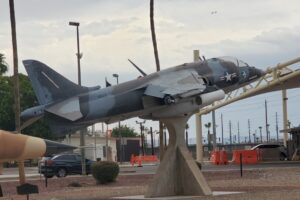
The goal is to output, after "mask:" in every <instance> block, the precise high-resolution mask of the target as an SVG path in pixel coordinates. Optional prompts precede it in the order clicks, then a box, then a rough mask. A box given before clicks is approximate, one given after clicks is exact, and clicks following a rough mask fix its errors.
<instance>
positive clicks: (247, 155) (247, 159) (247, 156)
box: [232, 150, 257, 164]
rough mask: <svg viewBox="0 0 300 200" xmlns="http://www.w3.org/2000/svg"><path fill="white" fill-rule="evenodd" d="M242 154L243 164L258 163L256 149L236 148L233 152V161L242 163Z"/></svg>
mask: <svg viewBox="0 0 300 200" xmlns="http://www.w3.org/2000/svg"><path fill="white" fill-rule="evenodd" d="M240 155H242V163H243V164H256V163H257V151H256V150H234V151H233V154H232V162H233V163H235V164H240Z"/></svg>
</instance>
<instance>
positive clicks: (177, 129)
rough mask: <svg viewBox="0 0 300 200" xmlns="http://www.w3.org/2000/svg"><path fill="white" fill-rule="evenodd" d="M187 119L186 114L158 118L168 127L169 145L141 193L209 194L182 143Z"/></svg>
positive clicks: (171, 194) (156, 194)
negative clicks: (144, 190)
mask: <svg viewBox="0 0 300 200" xmlns="http://www.w3.org/2000/svg"><path fill="white" fill-rule="evenodd" d="M188 119H189V117H182V118H170V119H163V120H162V121H163V123H164V124H165V125H166V126H167V128H168V130H169V134H170V139H169V145H168V148H167V151H166V152H165V155H164V158H163V160H162V162H161V163H160V166H159V168H158V170H157V173H156V175H155V176H154V179H153V180H152V182H151V183H150V185H149V188H148V191H147V192H146V194H145V197H165V196H177V195H180V196H199V195H211V194H212V192H211V190H210V188H209V186H208V184H207V182H206V180H205V178H204V177H203V174H202V172H201V171H200V169H199V168H198V166H197V164H196V162H195V160H194V159H193V158H192V156H191V154H190V152H189V151H188V149H187V147H186V144H185V139H184V131H185V125H186V122H187V121H188Z"/></svg>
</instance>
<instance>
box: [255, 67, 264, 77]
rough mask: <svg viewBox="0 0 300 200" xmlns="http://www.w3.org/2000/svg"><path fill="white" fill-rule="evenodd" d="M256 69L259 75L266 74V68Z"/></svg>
mask: <svg viewBox="0 0 300 200" xmlns="http://www.w3.org/2000/svg"><path fill="white" fill-rule="evenodd" d="M255 69H256V74H257V75H258V76H259V77H262V76H264V75H266V72H265V71H264V70H261V69H257V68H255Z"/></svg>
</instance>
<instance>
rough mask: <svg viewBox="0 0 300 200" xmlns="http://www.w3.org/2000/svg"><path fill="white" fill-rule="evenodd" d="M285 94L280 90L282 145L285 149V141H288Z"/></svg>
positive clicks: (284, 91)
mask: <svg viewBox="0 0 300 200" xmlns="http://www.w3.org/2000/svg"><path fill="white" fill-rule="evenodd" d="M287 100H288V98H287V94H286V90H282V114H283V130H284V132H283V145H284V146H285V147H287V140H288V133H287V131H286V130H287V129H288V125H289V123H288V116H287Z"/></svg>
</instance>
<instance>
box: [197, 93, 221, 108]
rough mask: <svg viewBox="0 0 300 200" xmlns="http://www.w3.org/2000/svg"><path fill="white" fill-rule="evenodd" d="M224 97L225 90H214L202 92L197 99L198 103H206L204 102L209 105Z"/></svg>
mask: <svg viewBox="0 0 300 200" xmlns="http://www.w3.org/2000/svg"><path fill="white" fill-rule="evenodd" d="M224 97H225V92H224V91H223V90H216V91H214V92H209V93H205V94H201V95H199V96H197V97H196V99H195V100H196V103H197V104H198V105H204V104H205V105H209V104H212V103H213V102H215V101H219V100H221V99H224Z"/></svg>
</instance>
